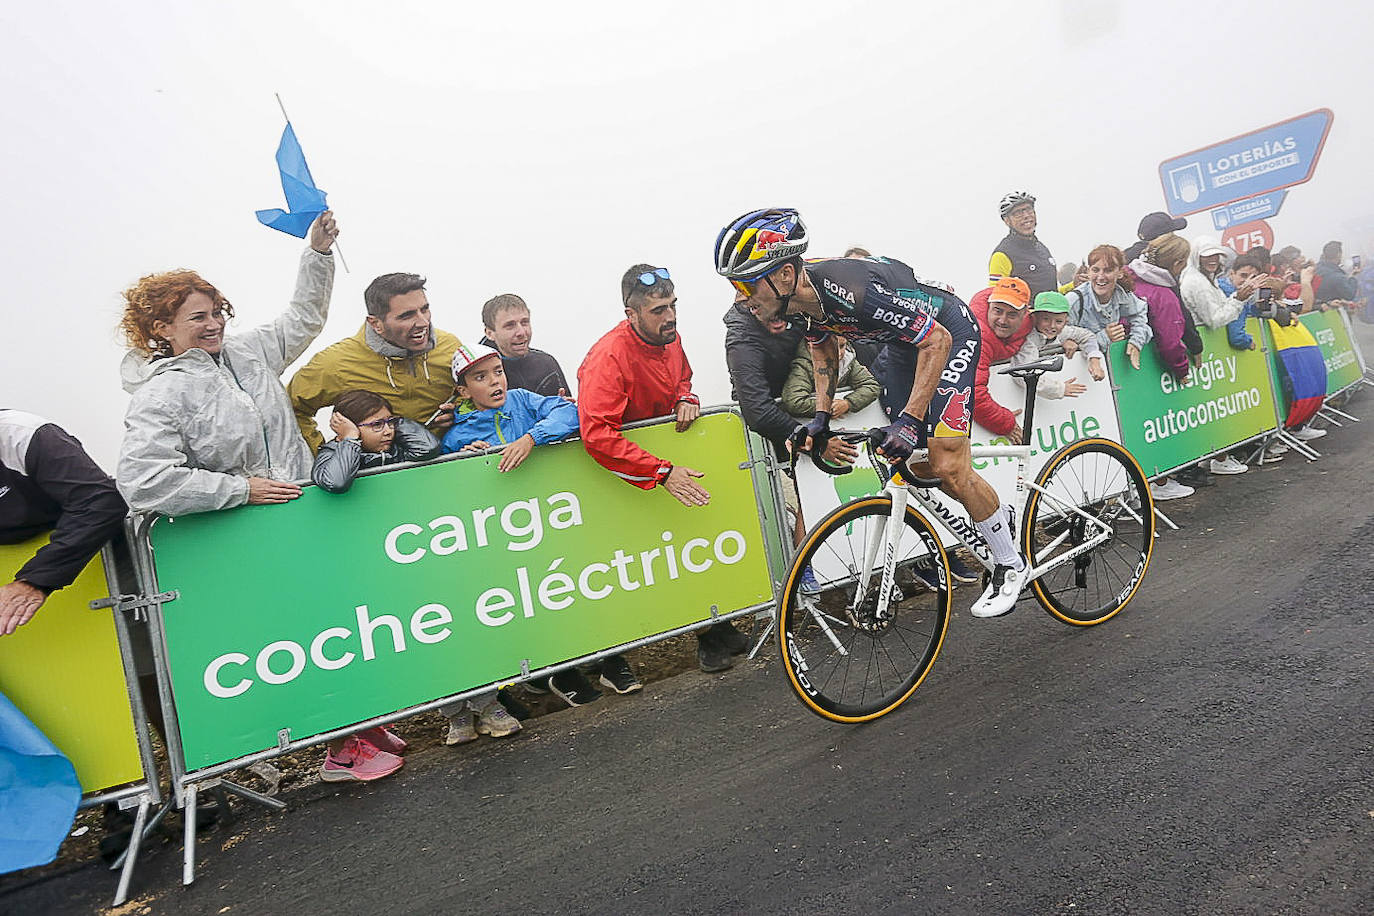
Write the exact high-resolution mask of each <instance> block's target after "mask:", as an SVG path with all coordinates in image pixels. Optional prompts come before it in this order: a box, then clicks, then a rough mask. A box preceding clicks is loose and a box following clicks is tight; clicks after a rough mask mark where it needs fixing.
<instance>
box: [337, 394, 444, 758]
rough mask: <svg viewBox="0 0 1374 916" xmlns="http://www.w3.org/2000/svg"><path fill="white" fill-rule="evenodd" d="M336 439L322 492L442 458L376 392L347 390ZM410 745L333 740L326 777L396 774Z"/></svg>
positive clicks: (393, 739)
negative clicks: (375, 470) (392, 467)
mask: <svg viewBox="0 0 1374 916" xmlns="http://www.w3.org/2000/svg"><path fill="white" fill-rule="evenodd" d="M329 428H330V429H332V430H334V441H333V442H326V443H324V444H323V445H321V446H320V452H319V454H318V455H316V456H315V465H314V467H313V468H311V470H310V479H311V481H312V482H314V484H315V485H316V486H317V487H319V488H320V489H322V490H327V491H328V492H330V493H346V492H347V491H348V489H349V487H351V486H353V478H355V477H357V476H358V472H359V471H360V470H362V469H363V468H372V467H379V466H381V465H383V464H399V463H400V462H402V461H425V460H427V459H429V458H434V457H436V456H437V455H438V454H439V441H438V440H437V439H435V438H434V436H432V435H430V433H429V431H428V430H426V429H425V428H424V427H423V426H421V425H420V424H419V423H416V422H415V421H414V420H405V419H402V418H401V417H398V416H396V415H395V413H394V412H393V411H392V409H391V402H390V401H388V400H387V399H386V398H384V397H382V396H381V395H379V394H373V393H372V392H370V391H360V390H354V391H345V392H344V393H343V394H341V395H339V399H338V400H337V401H335V402H334V414H333V416H331V417H330V418H329ZM405 748H406V742H405V741H404V740H402V738H401V736H400V735H398V734H396V733H395V732H393V731H392V730H391V729H389V728H385V727H383V726H376V727H374V728H369V729H367V730H365V731H361V732H358V733H357V734H356V735H349V736H348V737H347V738H340V739H338V740H336V741H331V742H329V751H328V753H327V754H326V755H325V758H324V765H323V766H321V767H320V778H321V779H323V780H324V781H325V782H346V781H349V780H360V781H364V782H366V781H370V780H373V779H380V778H381V777H383V776H387V775H389V774H391V773H394V772H396V771H397V770H399V769H400V768H401V765H402V764H403V763H404V762H405V761H404V760H403V759H402V758H401V756H400V754H401V751H403V750H405Z"/></svg>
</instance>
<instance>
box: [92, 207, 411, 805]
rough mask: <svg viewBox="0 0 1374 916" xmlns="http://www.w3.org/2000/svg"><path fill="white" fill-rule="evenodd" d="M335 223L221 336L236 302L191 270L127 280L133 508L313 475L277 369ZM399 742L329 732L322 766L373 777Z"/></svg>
mask: <svg viewBox="0 0 1374 916" xmlns="http://www.w3.org/2000/svg"><path fill="white" fill-rule="evenodd" d="M337 235H338V229H337V228H336V227H335V224H334V216H333V214H332V213H329V212H328V211H326V212H325V213H322V214H321V215H320V217H319V218H318V219H316V220H315V222H314V224H313V225H311V227H310V247H309V248H307V249H306V250H305V253H304V254H302V255H301V265H300V271H299V273H298V275H297V279H296V292H295V295H294V296H293V297H292V299H291V304H290V306H289V307H288V308H287V310H286V312H285V313H284V314H282V315H281V316H280V317H279V318H277V319H276V320H275V321H273V322H271V323H270V324H266V325H263V326H262V327H259V328H255V329H253V330H252V331H249V332H247V333H245V334H239V335H235V336H232V337H225V335H224V328H225V323H226V321H227V319H228V318H231V317H233V310H232V309H231V308H230V306H229V302H228V300H227V299H225V298H224V296H223V295H222V294H221V293H220V292H219V290H217V289H215V287H213V286H211V285H210V284H209V283H207V282H205V280H203V279H202V278H201V277H200V275H199V274H197V273H195V272H194V271H189V270H178V271H172V272H171V273H164V274H151V275H149V276H146V277H144V278H142V279H141V280H139V281H138V283H136V284H135V285H134V286H132V287H130V288H129V289H127V290H125V291H124V300H125V306H124V318H123V322H122V327H123V330H124V333H125V336H126V337H127V338H128V341H129V346H130V347H131V349H130V351H129V353H128V355H127V356H125V357H124V364H123V366H121V368H120V372H121V374H122V375H123V378H124V388H125V390H127V391H129V392H130V394H131V395H132V398H131V399H130V401H129V408H128V411H127V412H126V413H125V415H124V441H123V443H122V444H121V446H120V453H119V468H118V472H117V473H116V475H115V479H116V481H117V483H118V485H119V491H120V493H122V494H123V495H124V498H125V499H126V500H128V502H129V506H130V508H132V509H133V510H134V511H135V512H160V513H162V514H163V515H187V514H190V513H193V512H209V511H212V510H215V509H228V508H231V507H233V506H241V505H243V504H244V503H248V504H250V505H271V504H280V503H286V502H290V501H291V500H293V499H296V498H297V497H299V496H300V495H301V488H300V487H299V486H297V485H296V484H294V483H291V482H290V481H295V480H304V479H306V478H308V477H309V476H310V448H309V447H308V446H307V445H306V444H305V439H304V438H302V436H301V430H300V427H299V426H298V425H297V423H296V418H295V416H294V415H293V413H292V410H291V400H290V398H289V397H288V396H287V394H286V389H284V388H283V387H282V384H281V373H282V372H283V371H285V369H286V367H287V366H289V365H290V364H291V363H292V362H293V361H294V360H295V359H296V358H297V357H299V356H300V355H301V353H302V352H303V351H304V350H305V348H306V347H308V346H309V345H310V342H311V341H312V340H314V339H315V336H316V335H317V334H319V333H320V331H321V329H323V328H324V322H325V317H326V315H327V313H328V311H329V296H330V292H331V290H332V289H333V287H334V257H333V255H332V254H331V253H330V248H331V247H332V246H333V244H334V239H335V237H336V236H337ZM244 395H247V397H248V401H249V403H247V404H245V402H244ZM404 748H405V742H404V741H402V740H401V739H400V738H399V737H397V736H396V735H395V734H394V733H393V732H391V731H390V730H389V729H385V728H372V729H368V730H366V731H363V732H360V733H359V734H356V735H351V736H349V737H347V738H343V739H339V740H336V741H331V742H330V743H329V751H328V753H327V755H326V756H325V760H324V764H323V766H322V767H321V769H320V778H321V779H323V780H325V781H327V782H338V781H343V780H363V781H367V780H373V779H380V778H381V777H383V776H387V775H390V774H391V773H394V772H396V771H397V770H398V769H400V768H401V765H402V764H403V763H404V761H403V760H402V759H401V758H400V757H399V756H397V754H399V752H400V751H401V750H404Z"/></svg>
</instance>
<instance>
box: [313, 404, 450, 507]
mask: <svg viewBox="0 0 1374 916" xmlns="http://www.w3.org/2000/svg"><path fill="white" fill-rule="evenodd" d="M329 428H330V429H332V430H333V431H334V440H333V441H332V442H326V443H324V444H323V445H321V446H320V450H319V452H317V453H316V455H315V466H314V467H313V468H311V470H310V479H311V481H312V482H314V484H315V486H317V487H319V488H320V489H322V490H327V491H328V492H330V493H347V492H348V490H349V488H351V487H352V486H353V480H354V478H356V477H357V476H358V472H359V471H361V470H363V469H365V468H376V467H384V466H385V465H388V464H400V463H401V462H404V461H428V460H429V459H431V458H435V457H437V456H438V455H439V440H438V439H435V438H434V436H433V435H432V434H431V433H430V431H429V430H427V429H425V428H424V427H423V426H421V425H420V424H419V423H417V422H415V421H414V420H407V419H405V418H404V417H398V416H396V411H395V409H394V408H393V407H392V406H391V402H390V401H388V400H387V399H386V398H384V397H382V396H381V395H380V394H374V393H372V392H371V391H362V390H356V391H345V392H344V393H343V394H341V395H339V399H338V400H337V401H335V402H334V414H333V416H331V417H330V418H329Z"/></svg>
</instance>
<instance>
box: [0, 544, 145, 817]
mask: <svg viewBox="0 0 1374 916" xmlns="http://www.w3.org/2000/svg"><path fill="white" fill-rule="evenodd" d="M47 542H48V537H47V535H44V536H42V537H39V538H35V539H33V540H31V541H26V542H24V543H22V544H3V545H0V577H3V580H0V581H5V582H8V581H10V580H11V579H13V578H14V574H15V573H17V572H18V571H19V570H20V568H21V567H22V566H23V565H24V564H25V563H27V562H28V561H29V558H30V557H32V556H33V555H34V554H35V553H37V552H38V548H40V547H42V546H43V545H44V544H46V543H47ZM109 594H110V589H109V586H107V585H106V584H105V570H104V567H103V565H102V564H101V562H100V557H99V556H97V557H96V558H95V559H93V560H92V561H91V562H90V563H88V564H87V565H86V568H85V569H83V570H82V571H81V574H80V575H79V576H77V577H76V581H75V582H73V583H72V584H71V585H69V586H67V587H66V588H64V589H60V590H58V591H55V592H53V593H52V594H51V595H49V596H48V600H47V601H45V602H43V606H42V607H41V608H39V609H38V613H37V614H35V615H34V616H33V619H32V620H30V621H29V622H28V623H26V624H24V625H23V626H22V627H20V628H19V629H18V630H15V631H14V633H13V634H12V635H10V636H4V637H0V693H4V694H5V696H7V697H9V698H10V701H11V702H13V703H14V705H15V706H17V707H19V711H20V712H22V713H23V714H24V715H25V716H27V717H28V719H29V721H30V722H32V723H33V724H34V725H36V726H38V728H39V730H40V731H42V732H43V734H45V735H47V736H48V740H49V741H51V742H52V743H53V744H55V745H57V747H58V749H59V750H61V751H62V753H64V754H66V755H67V757H68V758H69V759H70V760H71V762H72V766H73V767H75V768H76V777H77V779H78V780H79V781H80V782H81V791H82V792H83V793H85V794H90V793H92V792H96V791H99V790H101V789H108V788H110V787H111V786H117V785H121V784H123V783H126V782H133V781H135V780H137V779H142V778H143V763H142V760H141V758H140V757H139V753H138V732H137V731H136V730H135V728H134V715H133V712H132V710H130V708H129V692H128V690H127V688H126V687H125V682H124V663H123V662H122V661H121V660H120V657H119V641H118V636H117V635H116V633H115V622H114V612H113V611H110V610H103V611H93V610H91V608H90V602H91V601H94V600H96V599H99V598H106V597H108V596H109ZM0 783H3V778H0Z"/></svg>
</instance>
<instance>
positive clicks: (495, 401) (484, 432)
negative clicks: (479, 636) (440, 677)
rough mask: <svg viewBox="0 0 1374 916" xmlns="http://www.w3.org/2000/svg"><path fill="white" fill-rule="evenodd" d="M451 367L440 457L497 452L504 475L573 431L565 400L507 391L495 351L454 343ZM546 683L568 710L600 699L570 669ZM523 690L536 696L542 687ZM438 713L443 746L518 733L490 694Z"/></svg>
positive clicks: (572, 411) (573, 416) (573, 417)
mask: <svg viewBox="0 0 1374 916" xmlns="http://www.w3.org/2000/svg"><path fill="white" fill-rule="evenodd" d="M451 367H452V369H453V382H454V385H455V386H456V388H457V394H458V399H459V403H458V407H457V408H456V409H455V410H454V412H453V426H452V427H450V428H449V431H448V432H447V433H446V434H445V435H444V442H443V451H444V454H450V453H452V452H459V453H463V452H480V451H484V450H486V449H491V448H501V458H500V460H499V461H498V462H497V465H496V469H497V471H499V472H501V473H506V472H508V471H513V470H515V469H516V468H518V467H519V466H520V465H521V464H523V463H524V462H525V459H526V458H528V457H529V455H530V452H531V451H533V449H534V447H535V446H536V445H545V444H547V443H549V442H557V441H558V440H559V439H565V438H567V437H568V436H571V435H574V434H575V433H576V432H577V406H576V405H575V404H573V403H572V402H571V401H569V400H567V399H566V398H560V397H555V396H550V395H542V394H535V393H534V392H533V391H526V390H525V389H523V388H512V389H509V390H507V388H506V370H505V365H504V363H503V361H502V359H501V353H500V352H499V351H497V350H492V349H490V348H487V347H478V348H476V349H474V348H472V347H469V346H467V345H466V344H461V343H460V344H458V347H457V349H455V350H454V352H453V362H452V364H451ZM503 446H504V447H503ZM552 681H553V685H552V686H553V690H554V692H556V693H557V694H558V695H559V696H560V697H563V699H564V700H567V701H568V702H570V703H572V705H574V706H576V705H580V704H579V703H577V702H573V701H572V700H570V699H569V697H581V698H582V701H584V702H589V701H590V700H594V699H596V697H598V696H600V694H599V693H598V692H597V691H595V690H594V689H593V688H592V687H591V685H590V684H588V683H587V679H586V678H584V677H583V676H582V675H581V674H580V673H579V672H577V671H576V670H575V669H573V670H570V671H563V672H559V673H558V674H555V675H554V676H553V678H552ZM525 686H526V687H527V688H529V689H532V690H534V691H535V692H536V693H542V692H545V691H546V690H547V689H548V682H547V681H546V682H544V683H543V684H539V685H535V684H526V685H525ZM439 711H440V712H442V713H443V714H444V715H445V716H447V717H448V720H449V727H448V734H447V735H446V736H445V737H444V743H445V744H450V745H452V744H466V743H467V742H469V741H476V740H477V736H478V735H479V734H481V735H490V736H492V737H493V738H502V737H505V736H506V735H511V734H514V733H515V732H518V731H519V730H520V723H519V722H518V721H517V720H516V719H515V718H514V717H512V716H509V715H507V714H506V711H505V710H504V709H502V708H501V705H500V704H499V703H498V702H497V701H496V695H495V693H492V694H486V695H482V696H479V697H474V698H473V699H471V700H465V701H462V702H459V703H455V704H453V705H450V706H444V707H442V708H440V710H439ZM474 716H475V717H476V725H475V726H474V724H473V718H474Z"/></svg>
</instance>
